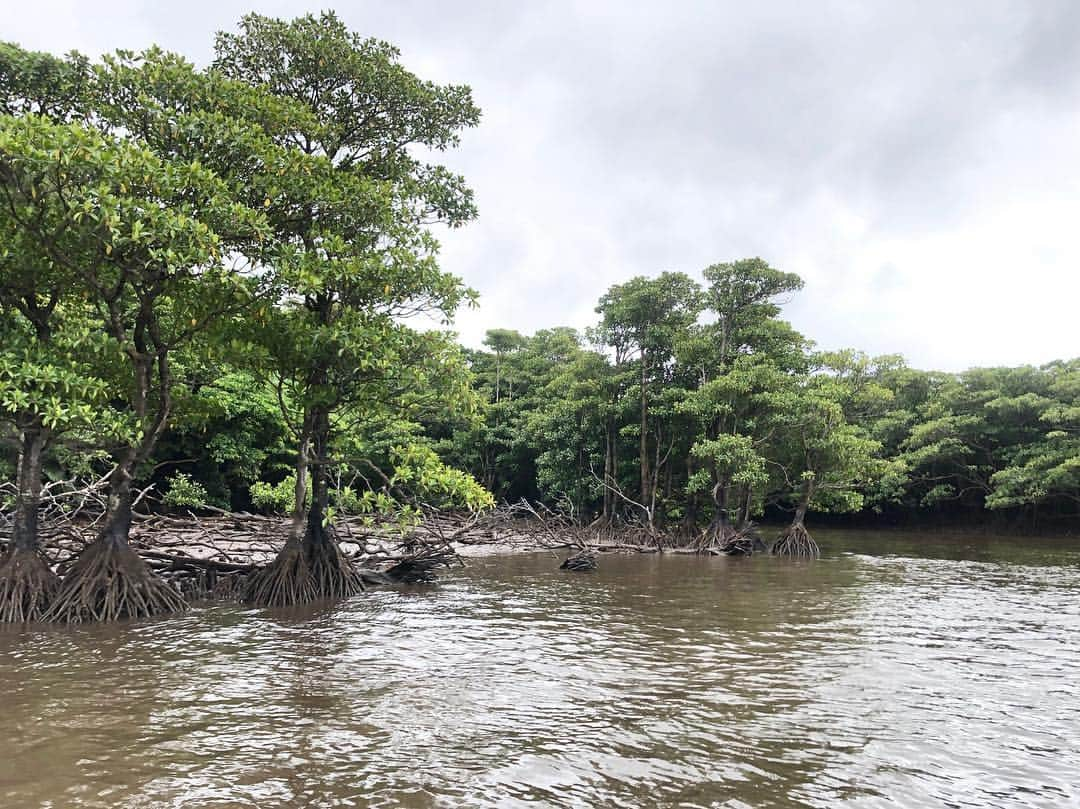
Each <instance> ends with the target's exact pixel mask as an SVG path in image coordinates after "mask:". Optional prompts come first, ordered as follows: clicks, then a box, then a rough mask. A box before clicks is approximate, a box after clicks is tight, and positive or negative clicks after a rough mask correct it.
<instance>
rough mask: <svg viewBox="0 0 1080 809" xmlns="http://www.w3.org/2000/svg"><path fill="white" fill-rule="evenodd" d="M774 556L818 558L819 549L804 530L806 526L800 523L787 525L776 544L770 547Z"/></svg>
mask: <svg viewBox="0 0 1080 809" xmlns="http://www.w3.org/2000/svg"><path fill="white" fill-rule="evenodd" d="M772 552H773V554H774V555H775V556H810V557H814V556H818V555H819V554H820V553H821V549H820V548H818V544H817V543H816V542H815V541H814V538H813V537H812V536H810V532H808V531H807V530H806V526H805V525H803V524H802V523H801V522H800V523H795V524H794V525H789V526H788V527H787V529H785V531H784V533H782V534H781V535H780V538H779V539H778V540H776V543H775V544H774V545H773V546H772Z"/></svg>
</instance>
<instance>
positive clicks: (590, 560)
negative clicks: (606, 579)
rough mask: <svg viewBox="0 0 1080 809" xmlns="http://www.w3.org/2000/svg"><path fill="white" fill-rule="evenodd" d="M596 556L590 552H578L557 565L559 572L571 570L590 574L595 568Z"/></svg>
mask: <svg viewBox="0 0 1080 809" xmlns="http://www.w3.org/2000/svg"><path fill="white" fill-rule="evenodd" d="M597 566H598V565H597V562H596V554H595V553H593V552H592V551H588V550H585V551H578V552H577V553H575V554H574V555H573V556H568V557H566V558H565V559H564V560H563V563H562V564H561V565H559V570H573V571H574V572H576V573H592V572H593V571H594V570H596V568H597Z"/></svg>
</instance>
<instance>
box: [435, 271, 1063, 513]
mask: <svg viewBox="0 0 1080 809" xmlns="http://www.w3.org/2000/svg"><path fill="white" fill-rule="evenodd" d="M703 275H704V278H705V281H706V285H704V286H701V285H699V284H697V283H696V282H694V281H693V280H692V279H691V278H689V277H687V276H684V275H681V274H677V273H665V274H663V275H660V276H658V277H656V278H634V279H631V280H630V281H628V282H626V283H624V284H620V285H617V286H614V287H612V288H611V289H610V290H609V291H608V292H607V293H606V294H604V295H603V296H602V297H601V298H600V300H599V303H598V306H597V315H598V323H597V327H596V328H595V329H590V330H587V331H586V332H585V333H584V334H579V333H577V332H575V331H573V330H570V329H551V330H544V331H540V332H537V333H536V334H535V335H533V336H525V335H521V334H518V333H517V332H513V331H507V330H493V331H491V332H489V334H488V340H487V342H486V344H485V349H483V350H477V351H471V352H469V359H470V363H471V366H472V369H473V372H474V375H475V380H476V381H475V385H476V388H477V391H478V392H479V393H480V394H481V395H482V396H483V397H484V398H486V399H487V401H488V403H489V404H488V407H487V410H486V417H485V421H484V423H483V424H482V425H478V424H468V425H466V424H454V423H452V422H450V423H442V424H430V425H429V432H431V433H432V434H435V435H438V436H439V437H440V444H439V450H440V452H441V453H442V454H443V457H444V458H446V459H447V462H448V463H450V464H452V465H455V466H460V467H462V468H465V469H468V470H470V471H472V473H473V474H474V475H476V476H477V478H479V479H480V480H481V481H483V482H484V484H485V485H486V486H487V487H488V488H489V489H491V491H492V492H493V493H494V494H495V495H496V496H497V497H498V498H500V499H507V500H516V499H518V498H521V497H528V498H542V499H545V500H547V501H548V502H550V503H561V504H562V505H563V506H564V507H565V508H567V509H572V510H573V511H574V512H575V514H576V515H578V516H579V517H580V518H581V519H583V520H584V521H586V522H588V521H590V520H593V519H599V520H601V521H604V522H609V521H615V520H621V521H626V520H629V521H632V522H637V523H639V524H641V525H644V526H650V527H651V529H652V530H659V529H660V528H661V527H667V528H669V529H670V528H672V527H675V526H686V525H687V524H692V525H695V526H707V525H711V526H712V527H713V528H714V529H716V530H721V531H722V530H725V528H724V526H728V525H730V526H739V525H745V524H747V523H748V522H749V521H751V520H754V519H758V518H761V517H762V516H765V517H767V518H770V519H774V520H775V519H787V518H788V517H789V516H790V514H792V513H794V514H795V515H796V517H798V515H799V511H800V508H801V509H803V510H804V511H805V510H809V511H811V512H817V513H818V514H819V515H826V514H828V515H838V514H852V515H856V517H857V518H860V519H865V520H874V521H876V522H881V521H887V522H890V523H898V522H918V521H920V520H932V521H935V522H938V523H940V522H943V521H952V520H955V521H957V522H959V521H964V522H965V523H970V522H972V521H978V522H987V523H988V522H996V523H997V524H998V525H999V526H1000V527H1023V528H1031V527H1032V525H1034V526H1036V527H1042V528H1047V529H1065V530H1068V529H1069V527H1070V526H1071V525H1074V524H1075V519H1076V517H1077V516H1078V515H1080V409H1078V408H1080V359H1073V360H1070V361H1058V362H1053V363H1049V364H1047V365H1045V366H1042V367H1039V368H1035V367H1021V368H978V369H973V370H970V371H966V372H964V373H957V374H946V373H938V372H927V371H919V370H916V369H913V368H909V367H908V366H907V365H906V364H905V363H904V362H903V360H902V359H901V358H900V357H898V356H884V357H869V356H866V355H864V354H861V353H858V352H855V351H843V352H822V351H817V350H815V348H814V346H813V344H812V343H811V342H810V341H809V340H807V339H806V338H805V337H803V336H802V335H800V334H798V333H797V332H796V331H795V330H794V329H792V327H791V326H790V325H789V324H788V323H787V322H785V321H784V320H782V319H781V317H780V313H781V310H780V304H782V303H783V302H784V301H786V300H788V298H789V297H790V296H791V295H793V294H795V293H796V292H797V291H798V290H799V289H800V288H801V287H802V281H801V280H800V279H799V278H798V277H797V276H795V275H792V274H789V273H782V272H779V271H777V270H775V269H773V268H771V267H769V266H768V265H767V264H766V263H765V262H763V261H761V260H760V259H750V260H744V261H736V262H733V263H730V264H718V265H714V266H711V267H708V268H706V269H705V271H704V274H703ZM859 515H861V517H859ZM829 519H834V518H832V517H829Z"/></svg>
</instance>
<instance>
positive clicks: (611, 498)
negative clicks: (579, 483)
mask: <svg viewBox="0 0 1080 809" xmlns="http://www.w3.org/2000/svg"><path fill="white" fill-rule="evenodd" d="M613 431H614V427H613V425H612V423H611V422H610V421H609V422H608V423H607V424H606V425H605V430H604V524H605V525H611V522H612V520H613V519H614V518H615V513H614V511H615V509H614V505H615V493H614V492H613V491H612V490H611V485H610V484H611V482H612V481H613V480H614V479H615V464H614V460H615V458H614V451H615V447H614V438H613V436H612V433H613Z"/></svg>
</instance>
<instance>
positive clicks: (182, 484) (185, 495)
mask: <svg viewBox="0 0 1080 809" xmlns="http://www.w3.org/2000/svg"><path fill="white" fill-rule="evenodd" d="M207 499H208V495H207V493H206V488H205V487H204V486H203V485H202V484H201V483H199V481H197V480H193V479H192V477H191V475H189V474H187V473H186V472H177V473H176V474H175V475H173V476H172V477H171V478H170V479H169V490H168V491H167V492H165V496H164V497H162V498H161V502H162V503H164V504H165V505H167V506H172V507H174V508H180V507H185V506H186V507H188V508H202V507H203V506H205V505H206V501H207Z"/></svg>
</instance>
